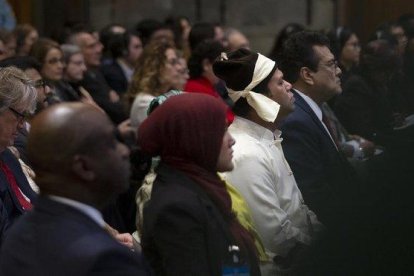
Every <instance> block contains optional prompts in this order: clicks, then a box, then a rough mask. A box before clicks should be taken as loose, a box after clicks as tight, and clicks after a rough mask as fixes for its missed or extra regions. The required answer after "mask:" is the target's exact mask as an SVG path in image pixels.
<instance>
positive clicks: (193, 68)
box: [188, 40, 224, 78]
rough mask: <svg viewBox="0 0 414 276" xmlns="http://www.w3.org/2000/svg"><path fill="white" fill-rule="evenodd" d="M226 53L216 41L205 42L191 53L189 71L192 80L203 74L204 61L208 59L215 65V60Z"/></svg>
mask: <svg viewBox="0 0 414 276" xmlns="http://www.w3.org/2000/svg"><path fill="white" fill-rule="evenodd" d="M221 52H224V47H223V45H221V43H220V42H218V41H215V40H205V41H203V42H201V43H200V44H198V46H197V47H196V48H195V49H194V51H193V52H192V53H191V56H190V59H189V60H188V69H189V70H190V78H198V77H200V76H201V75H202V74H203V60H205V59H207V60H208V61H210V63H211V64H213V62H214V60H216V58H217V57H219V56H220V54H221Z"/></svg>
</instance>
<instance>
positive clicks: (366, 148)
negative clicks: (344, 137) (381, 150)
mask: <svg viewBox="0 0 414 276" xmlns="http://www.w3.org/2000/svg"><path fill="white" fill-rule="evenodd" d="M359 146H360V147H361V149H362V151H363V152H364V156H365V157H368V158H369V157H372V156H373V155H374V153H375V144H374V143H373V142H371V141H368V140H365V139H362V138H361V139H360V140H359Z"/></svg>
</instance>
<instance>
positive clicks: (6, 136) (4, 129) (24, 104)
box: [0, 67, 37, 242]
mask: <svg viewBox="0 0 414 276" xmlns="http://www.w3.org/2000/svg"><path fill="white" fill-rule="evenodd" d="M36 95H37V93H36V91H35V88H34V86H33V85H32V82H31V80H30V79H29V78H28V77H27V76H26V75H25V74H24V73H23V71H21V70H19V69H17V68H15V67H6V68H1V69H0V202H2V206H0V209H5V211H6V214H7V215H6V216H2V217H0V229H3V233H1V232H0V235H1V236H0V242H1V238H2V237H3V234H4V232H5V231H7V229H8V227H9V226H10V225H11V224H12V223H14V221H15V220H16V219H17V218H18V217H20V216H21V215H22V214H24V213H25V212H26V211H28V210H30V209H31V208H32V201H33V200H34V199H35V197H36V194H35V192H34V191H33V190H32V189H31V188H30V185H29V183H28V182H27V179H26V177H25V175H24V173H23V171H22V168H21V166H20V164H19V161H18V160H17V158H16V157H15V156H14V155H13V153H12V152H11V151H10V150H9V149H8V147H9V146H12V145H13V143H14V140H15V139H16V137H17V135H18V131H19V129H21V128H23V127H24V123H25V120H26V117H27V115H28V114H30V113H32V112H34V109H35V106H36Z"/></svg>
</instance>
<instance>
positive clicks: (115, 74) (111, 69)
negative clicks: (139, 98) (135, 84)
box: [99, 59, 128, 95]
mask: <svg viewBox="0 0 414 276" xmlns="http://www.w3.org/2000/svg"><path fill="white" fill-rule="evenodd" d="M99 69H100V70H101V72H102V74H103V76H104V77H105V80H106V81H107V82H108V85H109V86H110V87H111V88H112V89H113V90H115V91H116V92H117V93H118V94H119V95H122V94H125V92H126V91H127V90H128V80H127V78H126V77H125V74H124V71H122V68H121V66H120V65H119V64H118V62H116V60H114V59H111V60H108V61H107V62H105V63H104V64H102V65H101V67H100V68H99Z"/></svg>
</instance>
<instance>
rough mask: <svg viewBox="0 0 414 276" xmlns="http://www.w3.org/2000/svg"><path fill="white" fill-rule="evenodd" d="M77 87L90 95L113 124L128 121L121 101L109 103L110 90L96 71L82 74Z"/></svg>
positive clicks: (90, 70)
mask: <svg viewBox="0 0 414 276" xmlns="http://www.w3.org/2000/svg"><path fill="white" fill-rule="evenodd" d="M78 85H80V86H83V88H85V89H86V91H88V92H89V93H90V94H91V96H92V98H93V100H94V101H95V102H96V103H97V104H98V105H99V106H100V107H101V108H102V109H103V110H104V111H105V112H106V113H107V114H108V116H109V118H111V120H112V121H113V122H114V123H115V124H119V123H120V122H122V121H124V120H126V119H128V116H127V114H126V113H125V111H124V106H123V105H122V103H121V101H119V102H115V103H114V102H111V101H110V98H109V93H110V91H111V88H110V87H109V86H108V83H107V82H106V80H105V78H104V76H103V75H102V73H101V72H100V71H99V70H98V69H88V71H86V72H85V73H84V74H83V79H82V81H80V82H79V84H78ZM75 89H76V88H75Z"/></svg>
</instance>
